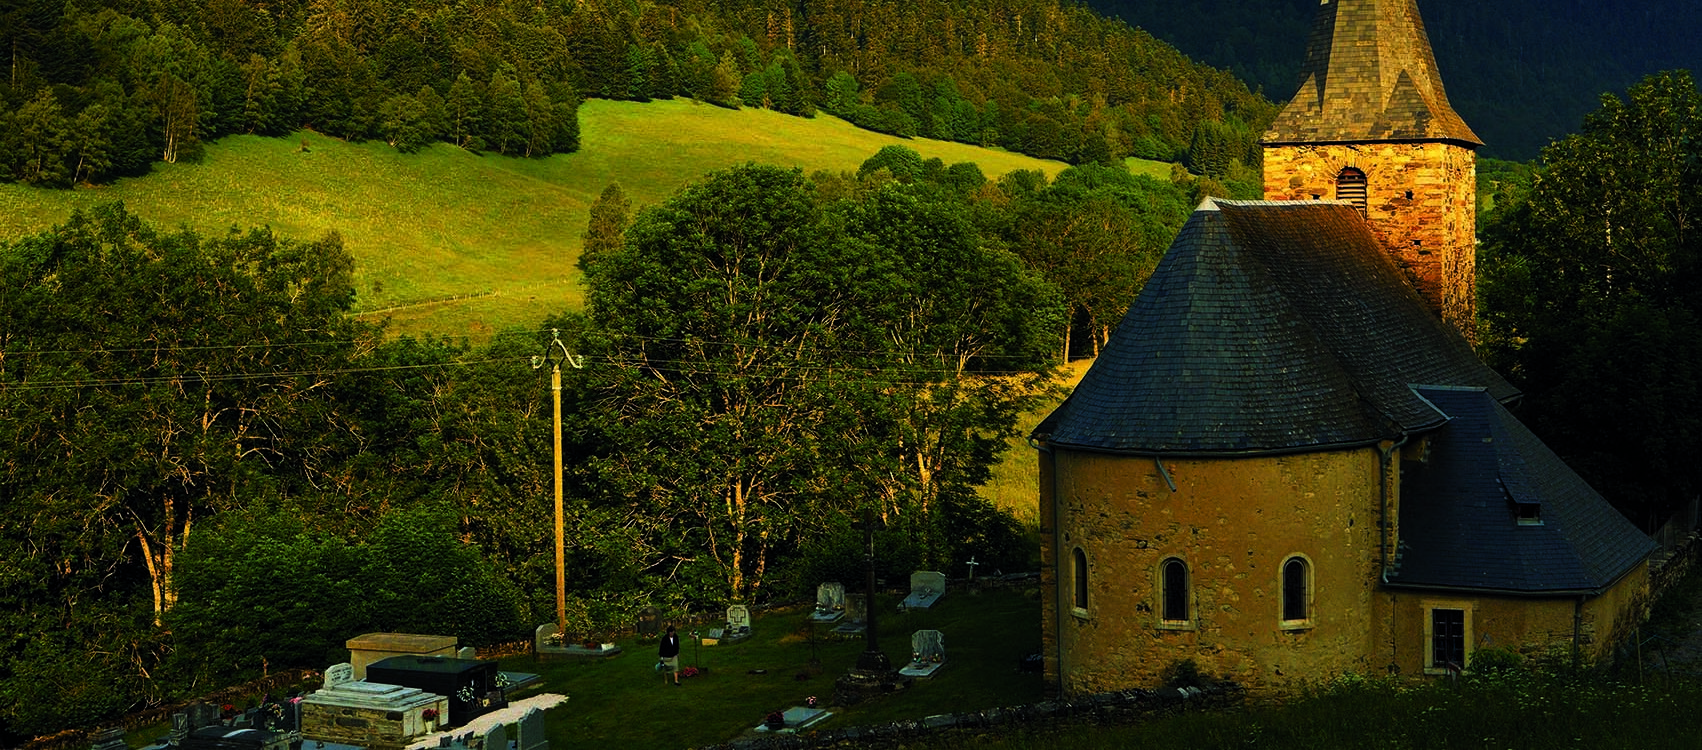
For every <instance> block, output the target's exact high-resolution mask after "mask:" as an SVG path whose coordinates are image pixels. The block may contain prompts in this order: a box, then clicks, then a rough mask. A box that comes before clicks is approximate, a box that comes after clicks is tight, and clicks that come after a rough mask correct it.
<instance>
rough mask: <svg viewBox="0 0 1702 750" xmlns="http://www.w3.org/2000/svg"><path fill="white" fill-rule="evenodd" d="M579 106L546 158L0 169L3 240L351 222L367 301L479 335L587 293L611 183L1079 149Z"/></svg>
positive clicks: (264, 155)
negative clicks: (85, 215) (117, 223)
mask: <svg viewBox="0 0 1702 750" xmlns="http://www.w3.org/2000/svg"><path fill="white" fill-rule="evenodd" d="M579 120H580V128H581V148H580V150H579V151H578V152H576V153H572V154H558V155H555V156H552V157H549V158H547V159H519V158H508V157H500V156H491V155H485V156H480V155H475V154H471V153H468V152H467V151H464V150H462V149H459V148H455V147H452V146H446V145H442V144H437V145H434V146H432V147H430V148H427V149H425V150H423V151H421V152H420V153H417V154H411V155H410V154H401V153H398V152H397V151H396V150H395V149H394V148H391V147H390V146H388V145H386V144H384V143H382V142H378V141H372V142H367V143H346V142H343V141H339V140H336V139H334V138H330V137H327V136H322V135H319V134H316V133H298V134H297V135H295V136H292V137H290V138H261V137H257V136H232V137H229V138H225V139H223V140H220V141H218V142H216V143H213V144H210V145H208V146H207V148H206V155H205V158H204V159H203V160H202V161H201V163H199V164H157V165H155V168H154V171H153V173H152V174H149V175H147V176H144V177H139V178H134V179H126V180H120V181H118V182H116V183H114V184H112V185H108V186H101V187H90V188H80V189H76V190H41V189H36V188H30V187H25V186H22V185H16V184H0V241H9V240H15V239H17V238H19V237H22V236H26V235H29V234H34V233H36V232H40V231H42V230H44V229H47V228H48V227H51V226H53V225H54V224H57V223H60V222H63V221H64V220H65V219H66V217H68V216H69V215H70V213H71V211H72V210H74V209H77V208H86V207H89V206H93V205H96V204H99V203H105V202H110V201H123V202H124V203H125V204H126V205H127V206H128V207H129V209H130V210H131V211H133V212H135V213H137V214H139V215H141V216H142V217H143V218H145V219H147V220H149V221H151V222H153V223H155V224H156V225H159V226H162V227H168V228H169V227H177V226H180V225H181V226H189V227H191V228H194V229H196V230H197V231H200V232H202V233H218V232H223V231H225V230H227V229H229V228H230V227H233V226H236V227H243V228H247V227H253V226H270V227H272V228H273V229H274V230H277V231H278V232H280V233H282V234H284V235H287V236H293V237H299V238H312V237H318V236H320V235H323V234H324V233H325V232H327V231H337V232H339V233H341V234H342V236H343V240H344V242H345V243H346V245H347V246H348V248H349V250H350V251H351V252H352V253H353V254H354V256H355V261H356V268H355V275H356V289H357V291H358V293H359V298H358V300H357V302H356V307H357V309H358V310H360V311H362V312H364V313H365V314H368V315H371V316H374V317H381V318H388V319H390V320H391V321H392V325H393V327H394V330H396V331H397V332H402V333H414V334H421V335H427V334H429V335H447V336H451V337H456V338H459V337H463V336H465V337H468V338H469V339H472V340H474V341H480V340H483V339H484V338H486V337H487V336H488V335H489V334H490V333H491V332H493V331H494V330H497V329H500V328H504V327H512V326H527V325H533V324H535V323H536V322H537V321H538V320H540V319H542V318H543V317H545V316H546V315H549V314H552V313H556V312H560V311H561V310H564V309H571V308H577V307H579V306H580V305H581V304H582V302H583V292H582V289H581V282H580V279H579V274H578V271H577V269H575V268H574V260H575V259H576V258H577V257H578V256H579V249H580V246H581V239H580V235H581V234H583V233H584V231H585V226H586V222H587V219H588V216H589V210H590V205H591V203H592V202H593V201H594V200H596V198H597V196H598V195H599V194H600V193H601V192H602V191H603V189H604V188H605V187H607V186H608V185H609V184H610V183H618V184H620V185H621V187H622V189H623V190H625V191H626V193H627V195H628V197H629V199H631V200H632V201H633V203H634V205H635V207H636V206H643V205H653V204H656V203H659V202H661V201H662V200H664V199H666V198H667V197H668V196H669V195H672V194H673V193H674V192H676V191H678V190H679V189H680V188H681V187H683V186H684V185H686V184H688V183H690V182H692V181H694V180H696V179H697V178H699V177H701V176H702V175H703V174H704V173H706V172H709V171H711V170H715V169H722V168H726V167H730V166H734V165H738V164H743V163H746V162H760V163H771V164H781V165H788V166H797V167H800V168H802V169H804V170H805V171H806V172H814V171H817V170H829V171H854V170H855V169H856V168H857V166H858V165H860V164H862V163H863V161H864V160H866V159H868V158H869V157H870V156H871V155H873V154H874V153H875V152H876V151H878V150H880V148H881V147H882V146H885V145H888V144H893V143H903V144H904V145H906V146H909V147H911V148H913V149H915V150H916V151H918V152H919V153H921V154H922V156H924V157H939V158H940V159H942V160H944V161H945V162H946V163H948V164H950V163H956V162H961V161H969V162H975V163H976V164H978V165H980V167H981V170H982V171H983V172H984V173H986V174H987V175H988V176H989V177H997V176H998V175H1002V174H1004V173H1006V172H1009V171H1012V170H1016V169H1038V170H1041V171H1043V172H1045V173H1047V174H1048V175H1056V174H1057V173H1058V172H1059V171H1060V170H1062V169H1063V168H1064V166H1065V165H1064V164H1062V163H1060V162H1054V161H1043V160H1039V159H1033V158H1030V157H1026V156H1022V155H1020V154H1012V153H1008V152H1004V151H997V150H992V149H984V148H978V147H974V146H968V145H964V144H960V143H948V142H944V141H931V140H927V139H909V140H902V139H898V138H895V137H892V136H887V135H881V134H879V133H874V132H870V131H867V130H859V129H857V128H855V127H852V126H851V125H850V124H848V123H846V122H844V121H842V120H839V119H836V118H834V117H830V116H826V115H822V116H819V117H816V118H814V119H802V118H797V117H789V116H786V115H781V114H778V113H775V112H771V111H768V110H759V109H742V110H736V111H735V110H728V109H722V108H720V107H714V106H710V105H706V104H698V103H694V102H692V101H689V100H684V99H676V100H671V101H659V102H651V103H647V104H639V103H635V102H614V101H602V100H591V101H588V102H586V103H585V104H584V105H583V106H582V107H581V108H580V110H579ZM304 141H305V142H306V143H307V146H308V147H307V149H306V150H305V151H304V150H303V148H302V144H303V142H304ZM1165 168H1166V169H1168V166H1166V167H1165ZM1166 174H1168V172H1166Z"/></svg>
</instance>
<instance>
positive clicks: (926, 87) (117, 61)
mask: <svg viewBox="0 0 1702 750" xmlns="http://www.w3.org/2000/svg"><path fill="white" fill-rule="evenodd" d="M0 47H3V48H4V49H6V50H8V51H9V53H10V54H9V57H10V65H9V70H8V73H7V75H6V77H5V81H4V83H3V84H0V112H5V113H7V114H6V115H4V116H0V175H3V176H4V177H5V178H7V179H10V180H14V181H18V182H23V183H27V184H32V185H49V186H69V185H75V184H83V183H99V182H103V181H107V180H110V179H113V178H115V177H119V176H124V175H135V174H141V173H145V172H146V171H147V170H148V169H149V168H150V166H151V165H152V164H154V163H156V162H161V161H165V162H175V161H177V160H179V159H190V160H192V159H194V158H196V156H197V153H198V149H199V148H200V146H201V144H204V143H207V142H208V141H210V140H213V139H216V138H219V137H220V136H224V135H228V134H232V133H256V134H264V135H276V136H287V135H289V134H291V133H294V132H297V131H299V130H303V129H310V130H313V131H316V132H319V133H323V134H326V135H331V136H335V137H338V138H345V139H353V140H367V139H383V140H384V141H385V142H388V143H391V144H394V145H395V146H396V147H397V148H398V149H402V150H404V151H406V150H410V149H415V148H418V147H419V146H420V145H422V144H424V143H430V142H435V141H445V142H449V143H454V144H457V145H459V146H462V147H465V148H468V149H471V150H475V151H481V152H482V151H489V152H493V153H500V154H509V155H522V156H534V157H541V156H547V155H549V154H552V153H560V152H569V151H573V150H574V149H576V148H577V147H578V120H577V117H576V108H577V106H578V103H579V102H580V101H582V100H583V99H585V98H589V97H597V98H607V99H626V100H636V101H647V100H651V99H658V98H672V97H691V98H692V99H695V100H698V101H704V102H708V103H712V104H715V105H719V106H725V107H740V106H746V107H765V108H769V109H774V110H777V111H781V112H785V113H788V114H794V115H797V116H801V117H809V116H813V115H814V114H815V113H816V112H817V111H818V110H820V111H825V112H828V113H830V114H833V115H837V116H840V117H843V118H845V119H847V120H849V121H851V122H853V123H855V124H857V125H859V126H861V127H865V128H869V129H873V130H877V131H880V132H883V133H893V134H899V135H903V136H907V137H908V136H921V137H929V138H937V139H943V140H950V141H961V142H964V143H971V144H980V145H989V146H998V147H1001V148H1005V149H1008V150H1012V151H1018V152H1021V153H1025V154H1030V155H1033V156H1037V157H1042V158H1048V159H1061V160H1064V161H1068V162H1070V163H1074V164H1085V163H1092V162H1099V163H1112V162H1115V161H1117V160H1119V159H1121V158H1123V157H1126V156H1138V157H1143V158H1148V159H1158V160H1163V161H1176V160H1179V159H1187V158H1189V157H1190V154H1191V147H1192V146H1194V144H1196V142H1197V141H1198V140H1199V139H1200V137H1202V135H1203V136H1204V137H1206V138H1207V140H1210V141H1212V142H1214V143H1215V142H1217V141H1221V140H1222V139H1223V138H1224V137H1225V136H1229V137H1231V138H1232V139H1233V143H1234V147H1233V148H1232V149H1231V150H1232V151H1233V155H1232V156H1233V158H1232V159H1223V158H1213V159H1209V160H1206V161H1205V162H1202V165H1201V167H1200V168H1197V169H1196V170H1195V171H1197V172H1199V171H1202V169H1204V170H1208V171H1206V172H1205V173H1206V174H1207V176H1209V177H1211V178H1213V179H1216V180H1224V179H1226V178H1230V177H1231V176H1232V175H1231V174H1230V173H1229V171H1228V170H1229V163H1230V161H1235V162H1239V163H1241V164H1242V165H1243V166H1244V167H1252V166H1256V165H1257V161H1258V150H1257V148H1256V141H1257V135H1258V133H1259V132H1260V131H1261V130H1262V129H1263V128H1264V126H1265V124H1266V123H1268V122H1269V121H1270V119H1271V118H1272V117H1274V115H1275V111H1276V110H1275V107H1274V105H1273V104H1271V102H1269V101H1268V100H1266V99H1264V98H1263V97H1260V96H1258V95H1256V94H1254V93H1252V92H1251V91H1249V90H1248V89H1247V87H1246V85H1245V84H1243V83H1241V82H1240V81H1239V80H1237V79H1236V78H1235V77H1234V76H1232V75H1231V74H1229V73H1228V72H1225V71H1221V70H1216V69H1213V68H1209V67H1206V66H1202V65H1199V64H1196V63H1194V62H1192V61H1191V60H1189V59H1188V58H1186V57H1184V56H1183V55H1182V54H1181V53H1180V52H1177V51H1176V50H1175V49H1174V48H1173V47H1171V46H1169V45H1168V44H1165V43H1163V42H1159V41H1157V40H1155V39H1154V38H1153V37H1152V36H1150V35H1148V34H1146V33H1145V32H1141V31H1138V30H1135V29H1131V28H1130V27H1129V26H1127V25H1126V24H1123V23H1121V22H1117V21H1110V20H1106V19H1104V18H1102V17H1100V16H1098V15H1096V14H1094V13H1093V12H1092V11H1090V10H1088V9H1087V8H1086V7H1084V6H1080V5H1076V4H1073V3H1070V2H1065V1H1061V0H976V2H970V3H963V2H948V1H947V0H924V1H923V2H916V3H903V4H894V3H888V2H880V1H879V0H835V1H834V2H823V3H793V2H790V1H789V0H721V1H719V2H700V1H698V0H660V1H645V2H637V1H635V2H566V1H565V0H547V1H545V2H511V1H508V0H477V1H476V2H466V3H451V2H442V1H432V2H420V3H395V2H390V1H389V0H307V1H306V2H303V1H302V0H264V1H261V2H243V0H192V1H191V2H164V1H163V0H92V1H91V2H83V3H70V2H67V1H66V0H14V1H13V2H9V3H7V4H6V5H5V6H3V9H0ZM1202 128H1204V129H1207V130H1208V131H1209V132H1205V133H1203V134H1202V133H1201V130H1202ZM1234 177H1236V178H1239V179H1242V180H1245V179H1246V177H1247V175H1246V174H1245V172H1244V171H1243V172H1241V173H1238V174H1236V175H1234ZM1255 182H1256V181H1255Z"/></svg>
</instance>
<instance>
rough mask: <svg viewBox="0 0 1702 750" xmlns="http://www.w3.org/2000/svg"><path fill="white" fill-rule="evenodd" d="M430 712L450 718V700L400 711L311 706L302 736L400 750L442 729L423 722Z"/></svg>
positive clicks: (303, 713) (305, 710) (304, 708)
mask: <svg viewBox="0 0 1702 750" xmlns="http://www.w3.org/2000/svg"><path fill="white" fill-rule="evenodd" d="M427 708H435V709H437V714H438V716H440V717H448V716H449V699H448V698H445V697H442V696H437V700H436V701H435V702H433V703H430V704H425V705H419V706H414V707H411V708H408V709H406V710H400V711H393V710H386V709H377V708H351V707H347V706H329V705H323V704H315V703H311V702H309V703H306V704H303V705H302V711H301V732H302V736H304V737H308V738H310V739H315V740H322V741H329V742H341V743H344V744H350V745H362V746H365V747H370V748H400V747H402V746H403V745H406V744H407V743H408V742H409V741H410V740H412V739H413V738H415V737H418V736H420V735H422V734H424V733H425V732H426V731H428V729H430V730H433V731H435V729H436V728H437V727H438V726H439V725H438V724H435V723H433V724H431V725H430V726H428V725H427V723H426V722H425V720H424V719H423V718H422V716H423V714H424V713H425V710H426V709H427ZM444 720H445V721H446V720H447V719H444Z"/></svg>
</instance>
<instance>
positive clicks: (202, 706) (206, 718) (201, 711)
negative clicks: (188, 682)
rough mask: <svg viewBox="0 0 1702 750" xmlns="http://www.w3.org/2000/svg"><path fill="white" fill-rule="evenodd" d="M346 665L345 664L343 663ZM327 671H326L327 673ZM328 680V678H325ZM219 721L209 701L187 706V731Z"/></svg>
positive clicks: (216, 708) (213, 706)
mask: <svg viewBox="0 0 1702 750" xmlns="http://www.w3.org/2000/svg"><path fill="white" fill-rule="evenodd" d="M345 666H346V665H345ZM328 674H329V673H327V675H328ZM327 682H329V679H327ZM218 723H219V707H218V706H215V705H213V704H211V703H192V704H190V706H189V731H190V732H194V731H195V730H197V729H200V728H201V727H210V726H215V725H217V724H218Z"/></svg>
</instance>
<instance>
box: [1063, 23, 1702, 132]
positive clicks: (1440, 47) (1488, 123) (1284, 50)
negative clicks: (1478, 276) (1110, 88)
mask: <svg viewBox="0 0 1702 750" xmlns="http://www.w3.org/2000/svg"><path fill="white" fill-rule="evenodd" d="M1088 4H1089V5H1090V6H1092V7H1093V8H1095V9H1096V10H1098V11H1100V12H1102V13H1105V14H1107V15H1111V16H1115V17H1119V18H1122V19H1123V20H1124V21H1125V22H1127V23H1128V24H1129V25H1131V26H1136V27H1139V28H1142V29H1145V30H1147V31H1149V32H1151V33H1152V34H1153V35H1154V36H1157V37H1158V38H1160V39H1163V40H1165V41H1168V42H1170V43H1172V44H1174V45H1176V46H1177V48H1179V49H1181V50H1182V51H1183V52H1184V53H1186V54H1188V55H1189V56H1191V57H1193V58H1195V59H1197V60H1201V61H1203V62H1205V63H1207V64H1210V65H1216V66H1219V67H1223V68H1227V69H1229V70H1231V71H1233V72H1234V73H1235V74H1236V75H1237V76H1240V77H1241V78H1242V80H1245V81H1247V82H1248V85H1250V86H1252V87H1254V88H1255V89H1259V90H1262V91H1263V93H1264V94H1265V96H1268V97H1270V98H1272V99H1275V100H1277V101H1286V100H1288V99H1289V98H1290V97H1291V96H1293V94H1294V89H1295V87H1296V86H1298V85H1299V81H1298V79H1297V77H1296V76H1297V75H1298V71H1299V69H1300V63H1301V61H1302V58H1303V57H1304V55H1305V48H1306V35H1307V32H1308V31H1309V29H1310V28H1311V19H1312V15H1313V13H1314V12H1315V11H1316V10H1317V7H1318V2H1317V0H1274V1H1273V0H1196V1H1195V2H1191V3H1174V2H1158V1H1157V0H1088ZM1419 12H1420V13H1422V14H1423V16H1424V22H1425V26H1426V28H1427V29H1428V31H1429V33H1430V42H1431V46H1432V47H1433V48H1434V49H1435V52H1436V61H1437V65H1438V66H1439V67H1440V68H1441V70H1442V79H1443V82H1444V83H1445V84H1446V86H1447V89H1448V98H1449V100H1450V101H1451V102H1452V103H1453V105H1454V108H1455V109H1456V110H1458V111H1459V113H1460V115H1461V116H1462V117H1464V118H1465V120H1466V122H1467V123H1468V124H1470V125H1471V127H1472V129H1474V130H1476V131H1477V133H1478V135H1479V136H1482V138H1483V140H1484V142H1485V146H1484V149H1483V152H1482V153H1483V154H1484V155H1486V156H1493V157H1497V158H1503V159H1518V160H1525V159H1531V158H1534V157H1535V156H1536V155H1537V153H1538V152H1539V151H1540V150H1541V148H1542V147H1543V146H1544V145H1546V144H1548V143H1549V141H1551V140H1553V139H1556V138H1560V137H1563V136H1564V135H1566V134H1567V133H1571V132H1575V131H1577V130H1578V126H1579V123H1580V122H1581V121H1582V119H1583V116H1584V114H1586V113H1588V112H1591V111H1593V110H1595V108H1596V106H1597V102H1598V101H1599V99H1600V97H1601V95H1602V94H1603V93H1604V92H1624V91H1625V89H1626V88H1627V87H1629V86H1630V85H1631V84H1632V83H1635V82H1636V81H1638V80H1640V79H1641V78H1642V77H1643V76H1645V75H1648V74H1649V73H1653V72H1656V71H1660V70H1669V69H1673V68H1684V69H1689V70H1692V71H1697V70H1702V45H1698V44H1697V43H1696V41H1695V40H1696V39H1698V38H1702V4H1699V3H1696V2H1694V1H1693V0H1648V1H1647V2H1639V3H1634V4H1629V5H1628V4H1624V3H1599V2H1587V1H1586V0H1503V1H1502V2H1494V3H1483V2H1475V1H1474V0H1421V2H1420V3H1419Z"/></svg>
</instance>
